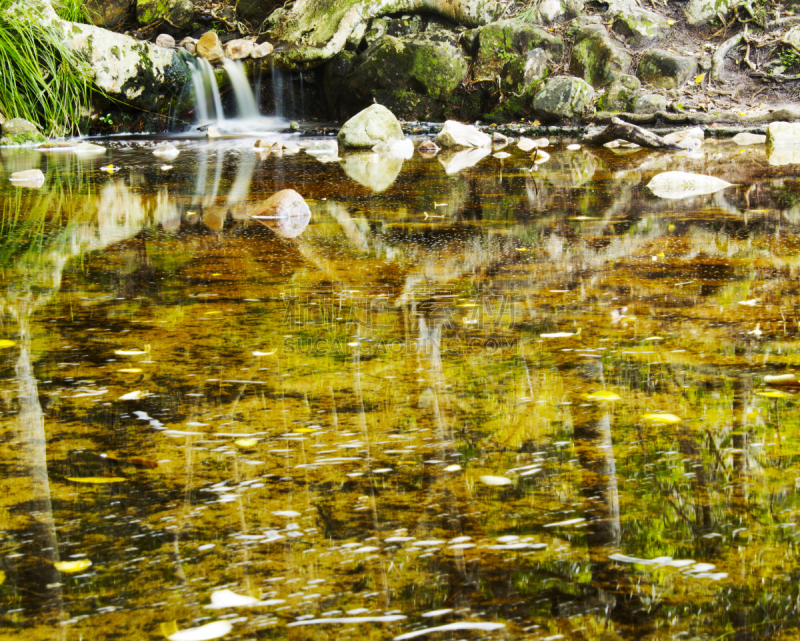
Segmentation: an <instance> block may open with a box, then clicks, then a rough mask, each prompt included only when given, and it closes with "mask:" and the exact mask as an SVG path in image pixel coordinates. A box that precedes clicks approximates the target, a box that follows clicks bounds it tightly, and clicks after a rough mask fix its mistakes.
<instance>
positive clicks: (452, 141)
mask: <svg viewBox="0 0 800 641" xmlns="http://www.w3.org/2000/svg"><path fill="white" fill-rule="evenodd" d="M436 142H437V143H438V144H440V145H441V146H442V147H445V148H447V147H491V146H492V137H491V136H490V135H489V134H485V133H483V132H482V131H480V130H479V129H477V128H475V127H473V126H472V125H465V124H462V123H460V122H456V121H455V120H448V121H447V122H446V123H444V126H443V127H442V130H441V131H440V132H439V133H438V134H437V136H436Z"/></svg>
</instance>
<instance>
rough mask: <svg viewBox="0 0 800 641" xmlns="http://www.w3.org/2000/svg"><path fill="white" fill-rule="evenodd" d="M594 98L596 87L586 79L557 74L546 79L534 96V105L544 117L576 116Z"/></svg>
mask: <svg viewBox="0 0 800 641" xmlns="http://www.w3.org/2000/svg"><path fill="white" fill-rule="evenodd" d="M593 99H594V89H592V87H591V85H589V84H588V83H587V82H585V81H584V80H581V79H580V78H573V77H572V76H556V77H555V78H548V79H547V80H545V81H544V82H543V83H542V84H541V86H540V88H539V89H538V91H537V92H536V93H535V94H534V96H533V102H532V107H533V110H534V112H535V113H536V114H537V115H538V116H540V117H541V118H542V119H547V120H558V119H561V118H576V117H579V116H581V115H583V112H584V111H585V110H586V108H587V107H588V106H589V105H590V104H591V102H592V100H593Z"/></svg>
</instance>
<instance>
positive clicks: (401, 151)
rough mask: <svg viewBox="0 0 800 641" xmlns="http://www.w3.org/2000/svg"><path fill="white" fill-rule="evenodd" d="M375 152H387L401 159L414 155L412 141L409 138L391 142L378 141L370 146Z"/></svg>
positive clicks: (407, 158) (408, 158)
mask: <svg viewBox="0 0 800 641" xmlns="http://www.w3.org/2000/svg"><path fill="white" fill-rule="evenodd" d="M372 151H374V152H375V153H376V154H387V155H389V156H397V157H398V158H402V159H403V160H410V159H411V157H412V156H413V155H414V143H413V142H411V141H410V140H393V141H391V142H379V143H378V144H377V145H375V146H374V147H373V148H372Z"/></svg>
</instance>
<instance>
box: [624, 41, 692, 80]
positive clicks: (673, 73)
mask: <svg viewBox="0 0 800 641" xmlns="http://www.w3.org/2000/svg"><path fill="white" fill-rule="evenodd" d="M696 73H697V60H695V59H694V58H692V57H690V56H679V55H678V54H676V53H672V52H670V51H665V50H663V49H650V50H649V51H646V52H645V53H644V55H642V59H641V60H640V61H639V69H638V70H637V71H636V75H637V77H638V78H639V80H641V81H642V82H645V83H647V84H650V85H653V86H654V87H659V88H660V89H675V88H678V87H682V86H683V85H684V84H686V82H687V81H688V80H689V79H690V78H692V77H693V76H694V75H695V74H696Z"/></svg>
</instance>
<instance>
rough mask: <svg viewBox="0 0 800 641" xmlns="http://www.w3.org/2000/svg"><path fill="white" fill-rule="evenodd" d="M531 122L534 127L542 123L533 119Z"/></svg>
mask: <svg viewBox="0 0 800 641" xmlns="http://www.w3.org/2000/svg"><path fill="white" fill-rule="evenodd" d="M531 124H532V125H533V126H534V127H538V126H539V125H541V124H542V123H540V122H539V121H538V120H534V121H533V122H532V123H531Z"/></svg>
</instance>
